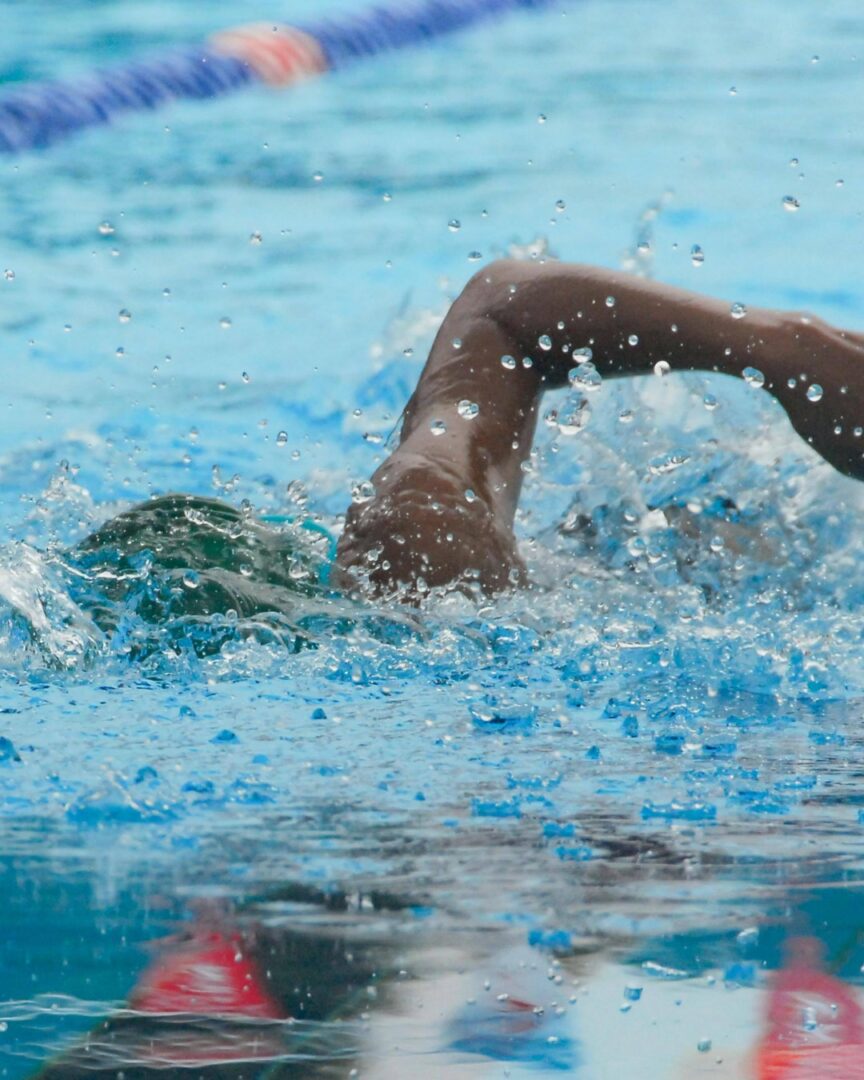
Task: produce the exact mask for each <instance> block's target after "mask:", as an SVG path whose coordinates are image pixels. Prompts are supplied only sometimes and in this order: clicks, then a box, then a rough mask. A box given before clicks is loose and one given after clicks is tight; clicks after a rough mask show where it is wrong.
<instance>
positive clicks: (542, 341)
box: [537, 334, 552, 352]
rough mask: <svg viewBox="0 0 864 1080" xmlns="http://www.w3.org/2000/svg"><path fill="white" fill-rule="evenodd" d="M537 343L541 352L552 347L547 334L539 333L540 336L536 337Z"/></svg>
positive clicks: (550, 339) (547, 350)
mask: <svg viewBox="0 0 864 1080" xmlns="http://www.w3.org/2000/svg"><path fill="white" fill-rule="evenodd" d="M537 344H538V345H539V346H540V348H541V349H542V350H543V352H549V350H550V349H551V348H552V338H551V337H549V335H548V334H541V335H540V337H539V338H537Z"/></svg>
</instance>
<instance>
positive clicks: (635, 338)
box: [627, 334, 639, 345]
mask: <svg viewBox="0 0 864 1080" xmlns="http://www.w3.org/2000/svg"><path fill="white" fill-rule="evenodd" d="M627 344H628V345H638V344H639V335H638V334H631V335H630V337H628V338H627Z"/></svg>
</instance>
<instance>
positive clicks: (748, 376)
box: [741, 367, 765, 390]
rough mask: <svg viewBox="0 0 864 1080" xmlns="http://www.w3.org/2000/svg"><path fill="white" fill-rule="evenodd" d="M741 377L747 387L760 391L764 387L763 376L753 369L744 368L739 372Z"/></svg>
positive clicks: (756, 369)
mask: <svg viewBox="0 0 864 1080" xmlns="http://www.w3.org/2000/svg"><path fill="white" fill-rule="evenodd" d="M741 377H742V378H743V379H744V382H746V383H747V385H748V386H752V387H753V388H754V390H761V389H762V387H763V386H764V385H765V376H764V375H763V374H762V372H761V371H760V370H759V368H755V367H745V368H744V370H743V371H742V372H741Z"/></svg>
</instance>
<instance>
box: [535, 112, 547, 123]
mask: <svg viewBox="0 0 864 1080" xmlns="http://www.w3.org/2000/svg"><path fill="white" fill-rule="evenodd" d="M537 123H538V124H545V123H546V114H545V113H542V112H541V113H540V115H539V116H538V117H537Z"/></svg>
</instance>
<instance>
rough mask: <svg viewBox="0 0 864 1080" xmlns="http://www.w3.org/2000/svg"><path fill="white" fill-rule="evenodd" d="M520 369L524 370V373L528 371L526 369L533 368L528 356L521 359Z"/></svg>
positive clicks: (532, 362)
mask: <svg viewBox="0 0 864 1080" xmlns="http://www.w3.org/2000/svg"><path fill="white" fill-rule="evenodd" d="M522 367H523V368H525V370H526V371H527V370H528V368H532V367H534V361H533V360H532V359H531V357H530V356H523V357H522Z"/></svg>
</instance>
